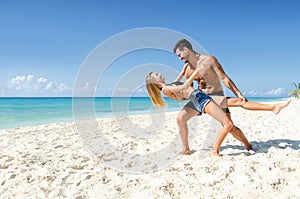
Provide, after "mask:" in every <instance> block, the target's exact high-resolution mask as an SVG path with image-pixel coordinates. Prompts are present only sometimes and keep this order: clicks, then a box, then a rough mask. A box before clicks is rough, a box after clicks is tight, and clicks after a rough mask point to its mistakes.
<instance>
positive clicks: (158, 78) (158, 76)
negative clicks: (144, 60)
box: [151, 73, 165, 83]
mask: <svg viewBox="0 0 300 199" xmlns="http://www.w3.org/2000/svg"><path fill="white" fill-rule="evenodd" d="M151 76H152V77H153V78H154V79H155V81H156V83H164V82H165V77H164V76H162V74H158V73H152V74H151Z"/></svg>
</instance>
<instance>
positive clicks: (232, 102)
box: [220, 97, 291, 114]
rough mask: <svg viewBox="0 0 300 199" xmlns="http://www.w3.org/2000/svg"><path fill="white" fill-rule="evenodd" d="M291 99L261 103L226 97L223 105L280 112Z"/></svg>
mask: <svg viewBox="0 0 300 199" xmlns="http://www.w3.org/2000/svg"><path fill="white" fill-rule="evenodd" d="M290 102H291V100H288V101H287V102H283V103H278V104H261V103H257V102H252V101H243V100H242V99H240V98H229V97H228V98H226V99H225V100H224V101H223V102H222V103H221V104H220V106H221V107H242V108H244V109H247V110H255V111H273V112H274V113H275V114H278V113H279V112H280V111H281V110H282V109H283V108H285V107H287V106H288V105H289V103H290Z"/></svg>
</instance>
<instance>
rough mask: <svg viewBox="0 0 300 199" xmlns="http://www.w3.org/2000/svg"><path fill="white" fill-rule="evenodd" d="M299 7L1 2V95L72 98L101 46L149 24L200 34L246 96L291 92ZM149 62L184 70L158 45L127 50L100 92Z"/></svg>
mask: <svg viewBox="0 0 300 199" xmlns="http://www.w3.org/2000/svg"><path fill="white" fill-rule="evenodd" d="M299 9H300V2H298V1H296V0H294V1H290V0H287V1H276V0H275V1H242V0H241V1H221V0H219V1H217V0H212V1H196V0H195V1H174V0H172V1H168V0H166V1H158V0H152V1H138V0H132V1H131V0H128V1H121V0H120V1H115V0H111V1H101V0H100V1H83V0H74V1H64V0H62V1H58V0H54V1H46V0H45V1H31V0H28V1H14V0H12V1H1V2H0V26H1V31H0V70H1V74H0V77H1V78H0V97H1V96H72V91H73V85H74V82H75V80H76V76H77V74H78V72H79V70H80V66H81V65H82V63H83V62H84V60H86V58H87V57H88V55H89V54H90V52H91V51H92V50H93V49H95V47H97V46H98V45H99V44H100V43H101V42H103V41H105V40H107V39H108V38H110V37H112V36H114V35H116V34H119V33H121V32H124V31H128V30H131V29H135V28H143V27H160V28H166V29H170V30H174V31H177V32H180V33H183V34H185V35H187V36H189V37H191V38H193V39H194V40H195V41H197V42H198V43H199V44H201V45H202V46H203V47H204V48H205V50H206V51H207V52H208V53H209V54H212V55H214V56H216V57H217V58H218V59H219V61H220V63H221V64H222V65H223V67H224V69H225V72H226V73H227V74H228V75H229V77H230V78H231V79H232V80H233V81H234V82H235V83H236V85H237V86H238V88H239V89H240V90H241V91H242V92H243V93H244V94H245V95H246V96H275V97H276V96H287V93H288V91H290V90H292V89H294V88H293V83H294V82H300V78H299V74H300V56H299V53H300V50H299V46H300V38H299V35H300V13H299ZM175 42H176V41H174V43H175ZM109 50H113V49H108V51H109ZM170 50H172V49H170ZM103 56H104V55H103ZM100 58H101V55H100ZM150 62H153V63H154V62H155V63H161V64H164V65H168V66H170V67H171V68H173V69H174V70H175V71H178V72H179V71H180V69H181V67H182V62H181V61H180V60H178V58H177V57H176V56H175V55H174V54H171V53H164V52H160V51H157V50H156V51H155V50H153V51H151V50H145V51H142V52H138V53H136V54H135V55H134V53H132V54H128V55H127V56H126V55H124V56H122V57H121V58H120V59H118V60H117V61H116V62H115V63H114V64H115V65H117V64H118V66H111V69H108V70H107V71H106V73H104V74H102V77H101V79H100V81H99V82H102V83H99V86H98V87H97V89H96V95H97V96H109V95H111V92H112V90H114V89H116V88H117V87H116V82H118V80H119V79H120V78H121V77H122V76H124V74H126V73H127V72H128V71H130V70H132V69H134V68H135V67H136V66H137V65H141V64H146V63H150ZM115 67H118V68H115ZM112 69H114V70H112ZM145 75H146V74H140V77H137V78H142V79H144V77H145ZM173 76H174V75H173ZM173 76H172V75H169V76H168V75H167V81H172V79H171V78H173ZM169 78H170V79H169ZM117 86H118V88H117V89H119V90H120V92H121V90H122V89H123V91H124V90H126V89H127V88H126V85H117ZM122 86H124V87H122ZM136 86H137V87H140V86H141V85H136ZM226 94H227V95H232V94H231V93H230V91H228V90H227V91H226ZM138 95H145V96H146V92H145V90H143V89H141V90H140V91H139V94H138Z"/></svg>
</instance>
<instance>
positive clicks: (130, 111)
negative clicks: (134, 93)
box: [0, 97, 285, 129]
mask: <svg viewBox="0 0 300 199" xmlns="http://www.w3.org/2000/svg"><path fill="white" fill-rule="evenodd" d="M284 99H285V98H282V97H281V98H270V97H269V98H248V100H251V101H255V102H271V101H282V100H284ZM75 100H76V103H75V104H76V106H82V107H85V106H86V104H87V103H89V104H91V105H92V106H93V107H94V109H93V110H94V112H93V116H94V117H97V118H105V117H114V116H127V115H136V114H149V113H153V112H155V109H154V108H153V105H152V103H151V100H150V98H149V97H131V98H126V97H120V98H117V97H113V98H111V97H96V98H76V99H75ZM165 100H166V102H167V104H168V108H167V109H166V110H165V111H168V112H169V111H178V110H180V109H181V108H182V106H183V105H184V104H185V103H186V102H187V101H184V102H180V103H179V102H177V101H175V100H171V99H168V98H166V99H165ZM73 102H75V101H74V99H73V98H72V97H51V98H45V97H43V98H38V97H34V98H19V97H18V98H8V97H7V98H0V129H9V128H16V127H22V126H33V125H39V124H45V123H54V122H70V121H74V112H73V110H78V109H74V106H73V105H74V103H73ZM91 102H92V103H91ZM80 110H83V111H82V113H80V114H81V115H83V116H84V115H85V114H87V115H90V114H91V113H85V112H84V108H83V109H82V108H81V109H80ZM76 119H77V117H76Z"/></svg>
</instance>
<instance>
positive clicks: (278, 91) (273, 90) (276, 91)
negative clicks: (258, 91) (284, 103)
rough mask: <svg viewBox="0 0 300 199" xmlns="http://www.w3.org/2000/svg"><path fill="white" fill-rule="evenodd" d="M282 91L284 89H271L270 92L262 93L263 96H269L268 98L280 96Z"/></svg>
mask: <svg viewBox="0 0 300 199" xmlns="http://www.w3.org/2000/svg"><path fill="white" fill-rule="evenodd" d="M283 91H284V88H276V89H275V88H273V89H272V90H270V91H267V92H265V93H264V95H269V96H275V95H280V94H282V93H283Z"/></svg>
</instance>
